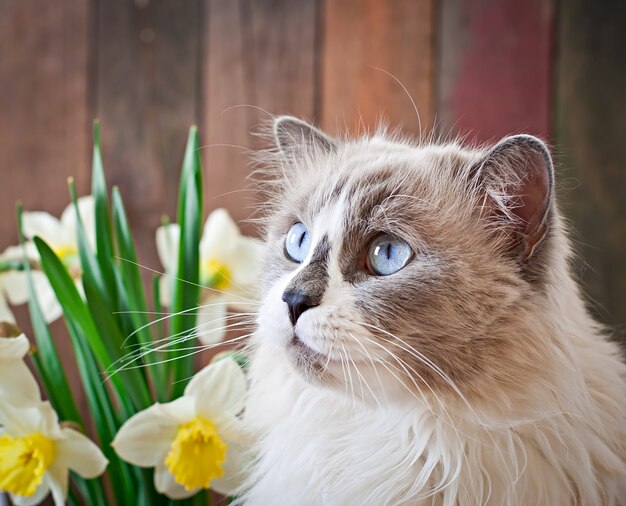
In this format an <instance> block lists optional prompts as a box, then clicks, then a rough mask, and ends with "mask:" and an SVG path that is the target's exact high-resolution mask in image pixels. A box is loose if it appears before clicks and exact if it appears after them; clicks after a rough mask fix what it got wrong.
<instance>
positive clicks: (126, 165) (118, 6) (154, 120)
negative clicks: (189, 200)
mask: <svg viewBox="0 0 626 506" xmlns="http://www.w3.org/2000/svg"><path fill="white" fill-rule="evenodd" d="M96 5H97V12H96V27H95V31H94V37H95V58H96V60H95V61H96V65H95V69H94V75H93V76H92V83H91V84H92V86H93V87H94V89H95V90H96V97H95V98H96V102H95V111H96V114H97V115H98V116H99V117H100V119H101V121H102V142H103V156H104V164H105V169H106V173H107V177H108V182H109V184H115V185H119V187H120V190H121V193H122V196H123V197H124V200H125V204H126V206H127V210H128V213H129V219H130V222H131V226H132V228H133V232H134V233H135V236H136V240H137V242H138V250H139V256H140V261H141V262H142V263H144V264H146V265H148V266H150V267H152V268H157V269H159V268H161V266H160V264H159V262H158V260H157V259H156V249H155V246H154V232H155V230H156V228H157V227H158V226H159V225H160V223H161V218H162V216H163V215H164V214H168V215H169V216H170V217H171V219H172V220H174V219H175V213H176V195H177V189H178V182H179V176H180V167H181V163H182V159H183V153H184V149H185V143H186V138H187V131H188V128H189V127H190V126H191V125H192V124H196V123H198V122H199V120H200V97H201V93H202V92H201V71H200V58H201V54H202V53H201V43H200V42H201V36H200V30H201V26H202V24H201V13H202V6H201V2H200V0H180V1H176V2H148V1H136V2H129V1H127V0H99V1H97V2H96Z"/></svg>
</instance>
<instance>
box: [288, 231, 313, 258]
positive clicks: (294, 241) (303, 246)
mask: <svg viewBox="0 0 626 506" xmlns="http://www.w3.org/2000/svg"><path fill="white" fill-rule="evenodd" d="M310 246H311V241H310V238H309V231H308V230H307V229H306V227H305V226H304V224H302V223H296V224H295V225H294V226H293V227H291V228H290V229H289V232H287V237H286V238H285V251H286V252H287V256H288V257H289V258H290V259H291V260H293V261H294V262H298V263H301V262H302V261H303V260H304V259H305V258H306V255H307V253H308V252H309V247H310Z"/></svg>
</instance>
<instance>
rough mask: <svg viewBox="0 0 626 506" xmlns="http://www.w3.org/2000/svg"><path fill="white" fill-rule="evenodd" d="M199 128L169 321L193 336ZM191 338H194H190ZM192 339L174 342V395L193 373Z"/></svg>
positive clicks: (184, 198) (185, 171)
mask: <svg viewBox="0 0 626 506" xmlns="http://www.w3.org/2000/svg"><path fill="white" fill-rule="evenodd" d="M199 148H200V143H199V139H198V130H197V128H196V127H192V128H191V129H190V130H189V137H188V140H187V147H186V149H185V156H184V159H183V167H182V174H181V180H180V188H179V194H178V217H177V221H178V224H179V226H180V242H179V245H178V268H177V272H176V280H175V281H174V283H173V286H174V293H173V298H172V299H173V300H172V308H171V309H172V312H173V313H175V314H176V313H179V314H176V316H173V317H172V318H171V321H170V330H171V332H172V334H173V335H185V333H188V335H190V336H191V333H192V331H193V329H194V328H195V326H196V316H195V314H190V313H189V312H188V313H182V312H183V311H186V310H189V309H192V308H195V307H197V306H198V304H199V301H200V285H199V282H200V234H201V225H202V217H203V210H202V162H201V160H200V152H199ZM190 339H191V338H190ZM190 344H192V343H189V342H179V343H178V344H176V345H174V346H172V352H171V357H172V358H174V359H175V360H174V361H173V367H174V397H177V396H178V395H180V394H182V391H183V390H184V388H185V385H186V383H187V381H188V380H189V378H191V376H192V375H193V355H189V354H187V356H185V355H182V354H181V353H180V349H181V348H188V347H189V345H190Z"/></svg>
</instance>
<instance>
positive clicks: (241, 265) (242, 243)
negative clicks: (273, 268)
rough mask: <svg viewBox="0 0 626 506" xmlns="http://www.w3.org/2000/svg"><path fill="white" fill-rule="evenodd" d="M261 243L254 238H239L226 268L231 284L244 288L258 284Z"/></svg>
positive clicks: (260, 271) (260, 264) (261, 253)
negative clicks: (231, 279) (231, 278)
mask: <svg viewBox="0 0 626 506" xmlns="http://www.w3.org/2000/svg"><path fill="white" fill-rule="evenodd" d="M263 247H264V246H263V243H262V242H261V241H260V240H259V239H255V238H254V237H245V236H241V237H239V238H238V239H237V242H236V246H235V247H234V248H233V251H232V253H231V255H230V259H229V261H228V267H229V268H230V271H231V272H232V276H233V282H235V283H236V284H238V285H240V287H242V288H245V287H248V286H251V285H252V286H254V285H256V284H257V283H258V282H259V279H260V277H261V273H262V268H263Z"/></svg>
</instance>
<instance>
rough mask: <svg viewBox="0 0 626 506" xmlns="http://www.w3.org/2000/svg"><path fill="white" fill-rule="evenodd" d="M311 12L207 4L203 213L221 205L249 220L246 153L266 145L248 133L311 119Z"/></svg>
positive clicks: (312, 8)
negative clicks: (287, 119)
mask: <svg viewBox="0 0 626 506" xmlns="http://www.w3.org/2000/svg"><path fill="white" fill-rule="evenodd" d="M316 12H317V6H316V0H305V1H300V2H293V1H289V0H278V1H276V0H262V1H252V0H242V1H241V2H233V1H231V0H210V1H208V3H207V6H206V17H205V57H204V79H205V90H206V94H205V96H204V104H203V111H204V121H203V125H204V130H205V134H206V135H205V139H206V147H205V148H204V149H203V154H204V161H205V166H206V167H207V169H208V172H207V180H208V181H207V188H206V190H207V191H206V194H207V206H208V207H209V209H212V208H217V207H226V208H227V209H228V210H229V211H230V212H231V214H232V215H233V216H234V217H235V218H236V219H237V220H239V221H242V220H245V219H246V218H248V217H249V216H250V215H251V214H252V213H253V212H254V202H255V196H254V194H253V193H252V192H251V191H249V190H250V189H251V185H250V184H249V183H248V182H246V177H247V176H248V175H249V173H250V167H249V163H248V162H249V160H250V157H249V152H248V150H249V149H251V148H258V147H260V146H265V147H267V144H266V143H265V142H259V140H258V139H255V138H254V137H253V136H252V135H251V133H252V132H254V131H258V128H259V125H260V124H262V123H268V122H269V121H270V120H271V115H272V114H274V115H280V114H294V115H297V116H302V117H305V118H307V119H312V117H313V115H314V97H315V91H314V86H315V80H316V78H315V61H316V50H317V47H316V33H317V15H316ZM257 108H261V109H264V110H265V111H267V112H263V111H261V110H259V109H257ZM243 226H244V231H246V232H247V233H254V227H249V226H247V225H246V224H245V223H243Z"/></svg>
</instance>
